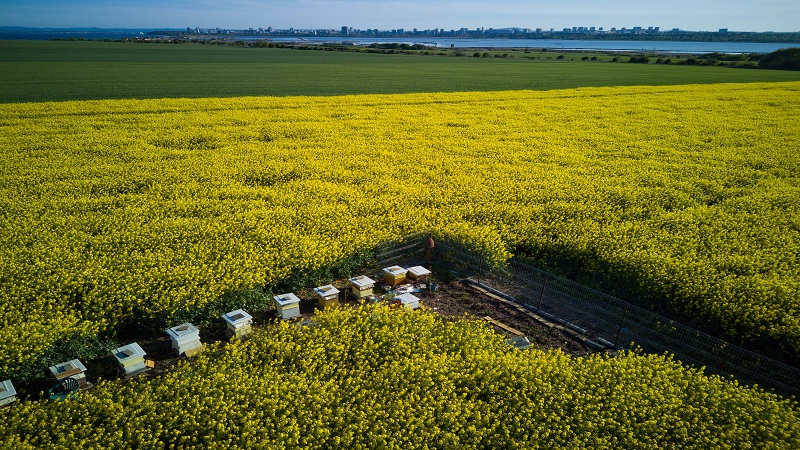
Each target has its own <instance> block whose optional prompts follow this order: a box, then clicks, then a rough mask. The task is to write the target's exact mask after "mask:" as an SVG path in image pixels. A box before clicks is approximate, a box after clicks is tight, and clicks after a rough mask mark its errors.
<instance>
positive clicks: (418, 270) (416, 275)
mask: <svg viewBox="0 0 800 450" xmlns="http://www.w3.org/2000/svg"><path fill="white" fill-rule="evenodd" d="M430 274H431V271H430V270H428V269H426V268H424V267H422V266H414V267H409V268H408V278H409V279H412V280H414V281H416V282H417V283H425V282H427V281H428V275H430Z"/></svg>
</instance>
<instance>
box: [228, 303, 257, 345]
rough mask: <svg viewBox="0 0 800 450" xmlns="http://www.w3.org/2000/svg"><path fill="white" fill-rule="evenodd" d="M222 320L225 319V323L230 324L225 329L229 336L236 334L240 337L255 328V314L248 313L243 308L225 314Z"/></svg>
mask: <svg viewBox="0 0 800 450" xmlns="http://www.w3.org/2000/svg"><path fill="white" fill-rule="evenodd" d="M222 320H224V321H225V324H226V325H227V326H228V329H227V330H226V331H225V334H227V335H228V337H231V336H236V337H237V338H240V337H242V336H246V335H247V334H249V333H250V332H251V331H252V330H253V327H252V325H253V316H251V315H250V314H247V313H246V312H245V311H244V310H242V309H237V310H235V311H231V312H229V313H225V314H223V315H222Z"/></svg>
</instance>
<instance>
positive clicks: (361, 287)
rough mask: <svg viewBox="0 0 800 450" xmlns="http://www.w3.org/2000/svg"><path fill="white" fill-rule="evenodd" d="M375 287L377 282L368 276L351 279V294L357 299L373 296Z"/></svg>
mask: <svg viewBox="0 0 800 450" xmlns="http://www.w3.org/2000/svg"><path fill="white" fill-rule="evenodd" d="M374 287H375V280H373V279H372V278H370V277H368V276H366V275H360V276H357V277H353V278H350V292H352V293H353V296H355V297H356V298H365V297H369V296H370V295H372V289H373V288H374Z"/></svg>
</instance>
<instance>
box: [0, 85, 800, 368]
mask: <svg viewBox="0 0 800 450" xmlns="http://www.w3.org/2000/svg"><path fill="white" fill-rule="evenodd" d="M799 90H800V83H775V84H741V85H737V84H720V85H702V86H666V87H622V88H587V89H577V90H565V91H549V92H525V91H522V92H492V93H455V94H406V95H359V96H345V97H322V98H320V97H315V98H311V97H289V98H233V99H210V98H207V99H192V100H188V99H162V100H110V101H92V102H64V103H29V104H3V105H0V167H2V172H0V215H2V227H0V242H2V244H0V373H2V372H4V371H8V370H13V369H14V368H15V367H17V366H18V365H19V364H21V363H23V362H25V361H29V360H31V358H35V357H37V355H41V354H42V353H43V352H45V351H46V350H47V349H48V348H51V347H52V346H53V345H54V344H55V343H57V342H60V341H63V340H65V339H71V338H74V337H76V336H93V335H95V334H98V333H103V332H109V331H110V330H112V331H113V330H114V328H115V326H117V325H118V324H119V323H120V322H121V321H124V320H126V319H129V318H131V317H132V316H135V317H144V318H147V317H162V318H163V317H167V318H169V317H170V316H172V315H173V314H175V313H177V312H180V311H185V310H188V309H191V308H195V307H198V306H202V305H204V304H207V303H208V302H210V301H212V300H214V299H216V298H218V297H219V296H221V295H223V294H225V293H228V292H231V291H235V290H238V289H242V288H246V287H249V286H255V285H265V284H269V283H273V282H275V281H278V280H281V279H285V278H286V277H287V276H289V275H290V274H293V273H297V272H298V271H304V270H308V269H315V268H320V267H325V266H327V265H331V264H334V263H336V261H338V260H340V259H341V258H343V257H345V256H347V255H350V254H352V253H354V252H357V251H360V250H364V249H367V248H370V247H372V246H374V245H375V244H376V243H378V242H381V241H383V240H385V239H388V238H392V237H397V236H400V235H403V234H406V233H409V232H413V231H416V230H421V229H429V228H430V229H435V230H439V231H442V232H447V233H450V234H452V235H454V236H457V237H459V238H461V239H463V240H466V241H469V242H472V243H476V244H478V245H480V246H483V247H484V248H486V249H487V251H488V252H489V253H490V254H491V255H492V257H493V258H494V259H496V260H502V259H504V258H506V257H508V256H509V254H510V252H513V253H519V254H526V255H528V256H529V257H530V258H532V259H533V260H534V261H536V262H537V263H540V264H543V265H549V266H554V267H557V268H561V269H563V268H565V267H566V268H572V269H573V271H574V272H575V273H576V274H589V275H593V276H595V277H596V278H597V279H600V280H601V281H602V280H605V282H606V285H607V286H608V288H609V290H611V291H612V292H616V291H618V292H620V293H625V292H628V293H633V295H635V296H638V297H640V298H642V299H643V301H645V302H649V303H652V304H654V305H656V306H659V307H662V308H667V309H669V310H672V311H673V312H677V313H679V314H682V315H684V316H691V317H696V318H698V321H699V322H703V323H704V324H705V326H706V327H708V328H709V329H712V330H717V331H721V332H723V333H724V334H725V336H727V337H729V338H732V339H735V340H737V341H742V342H745V343H747V344H749V345H750V346H751V347H755V348H758V349H765V348H769V349H776V351H777V352H779V353H781V354H783V355H789V359H797V358H798V355H800V339H799V338H800V313H799V311H798V305H800V296H799V295H798V291H799V289H798V287H800V245H799V244H800V214H798V211H800V189H799V186H800V183H798V174H800V156H798V154H797V149H798V148H800V95H798V91H799Z"/></svg>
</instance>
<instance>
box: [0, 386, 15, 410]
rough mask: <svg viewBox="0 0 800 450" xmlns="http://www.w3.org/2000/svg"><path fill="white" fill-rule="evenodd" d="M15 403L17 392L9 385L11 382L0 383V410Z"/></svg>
mask: <svg viewBox="0 0 800 450" xmlns="http://www.w3.org/2000/svg"><path fill="white" fill-rule="evenodd" d="M15 401H17V390H16V389H14V385H13V384H11V380H6V381H3V382H2V383H0V408H2V407H3V406H6V405H10V404H12V403H14V402H15Z"/></svg>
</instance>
